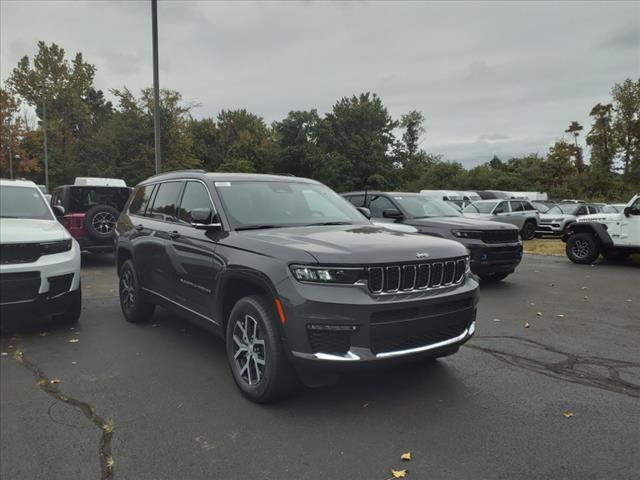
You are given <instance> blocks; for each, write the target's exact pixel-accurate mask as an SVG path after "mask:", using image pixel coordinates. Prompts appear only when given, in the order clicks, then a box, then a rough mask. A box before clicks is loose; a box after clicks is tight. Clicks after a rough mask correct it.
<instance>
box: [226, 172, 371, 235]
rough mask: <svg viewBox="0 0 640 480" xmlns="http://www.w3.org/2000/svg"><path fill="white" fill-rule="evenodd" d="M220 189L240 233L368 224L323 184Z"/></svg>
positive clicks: (228, 184) (245, 184)
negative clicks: (253, 229) (255, 229)
mask: <svg viewBox="0 0 640 480" xmlns="http://www.w3.org/2000/svg"><path fill="white" fill-rule="evenodd" d="M216 189H217V191H218V193H219V194H220V198H221V199H222V203H223V205H224V210H225V212H226V214H227V216H228V217H229V221H230V223H231V225H232V227H233V228H234V229H236V230H239V229H240V230H241V229H249V228H261V227H262V228H275V227H293V226H303V225H323V224H339V225H340V224H345V225H351V224H357V225H362V224H367V223H368V222H367V220H366V219H365V218H364V216H363V215H362V214H361V213H360V212H359V211H358V210H356V208H355V207H354V206H353V205H351V204H350V203H349V202H347V201H346V200H345V199H344V198H342V197H341V196H340V195H338V194H337V193H335V192H334V191H333V190H331V189H329V188H327V187H325V186H324V185H320V184H314V183H302V182H244V181H239V182H216Z"/></svg>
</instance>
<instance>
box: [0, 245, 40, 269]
mask: <svg viewBox="0 0 640 480" xmlns="http://www.w3.org/2000/svg"><path fill="white" fill-rule="evenodd" d="M39 258H40V244H39V243H5V244H4V245H0V263H2V264H3V265H6V264H10V263H31V262H35V261H36V260H38V259H39Z"/></svg>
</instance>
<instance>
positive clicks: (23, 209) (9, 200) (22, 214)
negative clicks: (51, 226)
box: [0, 185, 54, 220]
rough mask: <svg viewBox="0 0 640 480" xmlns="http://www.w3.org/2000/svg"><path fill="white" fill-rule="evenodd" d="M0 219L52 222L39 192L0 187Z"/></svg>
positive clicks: (28, 188) (25, 188)
mask: <svg viewBox="0 0 640 480" xmlns="http://www.w3.org/2000/svg"><path fill="white" fill-rule="evenodd" d="M0 218H29V219H35V220H53V219H54V218H53V216H52V215H51V210H49V207H48V206H47V204H46V203H45V201H44V199H43V198H42V195H41V194H40V191H39V190H38V189H37V188H30V187H9V186H5V185H3V186H2V187H0Z"/></svg>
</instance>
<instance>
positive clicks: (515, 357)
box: [466, 335, 640, 398]
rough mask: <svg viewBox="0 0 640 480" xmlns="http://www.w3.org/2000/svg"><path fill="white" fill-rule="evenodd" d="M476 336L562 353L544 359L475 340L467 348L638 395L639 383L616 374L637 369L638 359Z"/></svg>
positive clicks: (545, 372)
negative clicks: (557, 357) (553, 359)
mask: <svg viewBox="0 0 640 480" xmlns="http://www.w3.org/2000/svg"><path fill="white" fill-rule="evenodd" d="M476 338H477V339H478V340H492V339H493V340H498V339H508V340H513V341H515V342H519V343H524V344H527V345H528V346H533V347H536V348H539V349H542V350H545V351H547V352H551V353H553V354H556V355H560V356H563V357H565V358H564V359H562V360H560V361H556V362H546V361H542V360H539V359H536V358H533V357H532V356H526V355H524V354H520V353H513V352H508V351H506V350H504V349H498V348H495V347H486V346H481V345H477V344H475V343H473V344H467V345H466V346H467V347H469V348H473V349H475V350H479V351H482V352H485V353H488V354H490V355H492V356H493V357H494V358H496V359H498V360H500V361H501V362H505V363H508V364H510V365H513V366H516V367H519V368H524V369H526V370H529V371H533V372H536V373H539V374H542V375H546V376H549V377H553V378H557V379H561V380H564V381H568V382H572V383H577V384H581V385H588V386H591V387H595V388H600V389H603V390H608V391H610V392H614V393H620V394H623V395H628V396H630V397H634V398H640V385H637V384H634V383H631V382H628V381H625V380H623V379H622V378H621V376H620V370H623V369H627V368H638V369H640V363H636V362H627V361H622V360H615V359H611V358H602V357H595V356H581V355H575V354H571V353H567V352H561V351H560V350H557V349H555V348H553V347H550V346H548V345H545V344H543V343H540V342H537V341H535V340H530V339H527V338H521V337H516V336H508V335H505V336H481V337H480V336H479V337H476ZM590 367H591V368H590ZM593 367H600V368H602V369H604V370H605V371H606V372H607V374H606V375H605V374H600V373H599V370H598V369H597V368H593Z"/></svg>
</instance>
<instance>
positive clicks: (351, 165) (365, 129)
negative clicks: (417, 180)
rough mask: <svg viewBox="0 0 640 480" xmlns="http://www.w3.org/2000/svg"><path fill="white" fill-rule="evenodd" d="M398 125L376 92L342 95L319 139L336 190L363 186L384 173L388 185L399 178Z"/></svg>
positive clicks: (332, 184)
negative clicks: (395, 133)
mask: <svg viewBox="0 0 640 480" xmlns="http://www.w3.org/2000/svg"><path fill="white" fill-rule="evenodd" d="M396 126H397V123H396V122H394V121H393V120H392V118H391V116H390V115H389V112H388V111H387V109H386V108H385V107H384V105H383V104H382V100H381V99H380V97H378V96H377V95H376V94H370V93H363V94H360V95H359V96H355V95H354V96H353V97H350V98H347V97H345V98H342V99H341V100H339V101H338V102H337V103H336V104H335V105H334V106H333V109H332V111H331V112H330V113H328V114H327V115H326V118H325V120H324V121H323V122H321V125H320V128H319V134H318V143H319V145H320V148H321V150H322V152H323V153H325V154H328V155H329V156H327V158H326V159H325V161H326V164H324V165H323V166H322V168H323V169H324V168H326V169H328V171H329V172H330V174H329V175H324V174H322V173H321V175H322V176H324V177H331V178H333V179H334V180H333V181H332V182H335V183H331V186H332V187H334V188H335V189H337V190H340V191H342V190H351V189H360V188H364V187H366V186H369V185H368V183H369V181H370V180H376V179H377V178H378V177H373V176H374V175H381V176H382V177H384V178H385V179H386V181H387V182H388V184H389V185H393V184H394V182H395V181H396V178H397V169H396V168H395V165H394V158H393V156H392V155H391V148H392V147H393V145H394V143H395V138H394V136H393V133H392V131H393V129H394V128H395V127H396Z"/></svg>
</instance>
